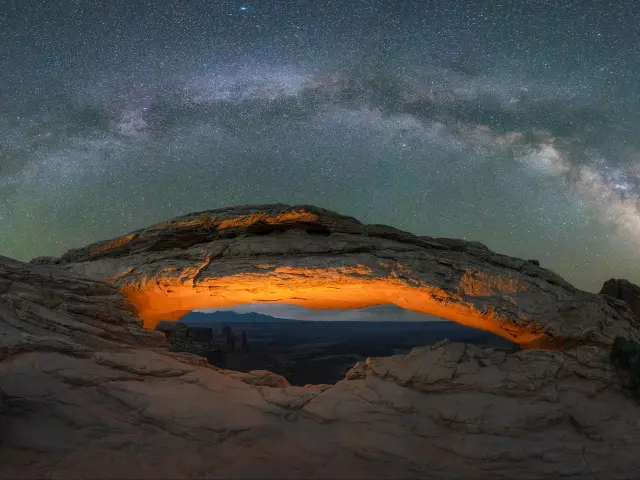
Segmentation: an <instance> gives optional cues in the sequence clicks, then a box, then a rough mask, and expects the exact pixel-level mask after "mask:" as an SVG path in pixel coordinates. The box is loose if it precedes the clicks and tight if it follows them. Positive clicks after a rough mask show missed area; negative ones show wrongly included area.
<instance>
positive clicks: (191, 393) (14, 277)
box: [0, 257, 640, 480]
mask: <svg viewBox="0 0 640 480" xmlns="http://www.w3.org/2000/svg"><path fill="white" fill-rule="evenodd" d="M103 260H106V259H103ZM66 270H74V268H70V269H68V268H66V267H64V268H63V267H60V266H57V265H52V266H49V265H29V264H24V263H21V262H17V261H13V260H9V259H5V258H2V257H0V431H1V432H2V448H0V478H119V479H125V478H126V479H128V478H265V477H267V478H363V479H364V478H433V479H443V480H445V479H455V478H473V479H478V480H485V479H486V480H493V479H496V478H527V479H530V480H537V479H549V478H571V479H576V480H577V479H584V478H607V479H628V478H636V477H637V472H638V471H640V456H638V454H637V452H638V449H639V448H640V422H638V418H639V415H640V407H639V406H638V403H637V402H636V401H635V400H634V399H633V398H631V397H630V395H629V394H628V392H627V390H626V389H625V388H623V387H622V386H621V383H623V382H622V380H624V379H623V378H622V377H621V376H620V375H622V374H623V373H619V372H617V371H616V370H615V369H614V367H613V366H612V365H611V364H610V362H609V360H608V353H609V352H608V349H605V348H600V347H598V346H580V347H577V348H569V349H566V350H565V351H549V350H528V351H521V352H518V353H513V354H505V353H504V352H495V351H492V350H491V349H480V348H477V347H473V346H469V345H464V344H458V343H449V342H441V343H439V344H437V345H434V346H430V347H420V348H414V349H413V350H412V351H411V352H410V353H409V354H407V355H396V356H392V357H389V358H371V359H368V360H367V361H366V362H362V363H359V364H357V365H356V366H354V368H353V369H352V370H351V371H350V372H349V374H348V375H347V379H345V380H344V381H341V382H338V383H337V384H336V385H333V386H328V385H321V386H307V387H292V386H288V383H287V381H286V379H284V378H282V377H280V376H279V375H275V374H273V373H271V372H265V371H255V372H249V373H239V372H233V371H228V370H221V369H217V368H214V367H211V366H208V365H206V361H205V360H204V359H203V358H202V357H197V356H195V355H190V354H186V353H173V352H170V351H168V348H167V343H166V340H165V338H164V334H162V333H161V332H156V331H151V330H145V329H143V328H142V325H141V324H142V322H141V321H140V319H138V318H136V317H135V316H134V315H133V313H132V312H133V309H132V307H131V306H130V305H128V304H127V302H126V300H125V298H124V296H123V295H121V294H120V293H119V292H118V291H117V290H116V289H115V288H113V287H110V286H108V285H107V284H106V283H104V282H100V281H95V280H88V279H86V278H81V277H79V276H78V275H77V274H74V273H73V272H72V271H66ZM544 285H547V284H544ZM478 288H480V286H478ZM563 288H564V287H563ZM567 291H573V290H569V289H568V288H567ZM574 295H576V294H575V293H574ZM585 295H586V294H585ZM595 297H596V298H598V297H597V296H595ZM578 298H580V297H578ZM587 298H591V297H587ZM602 298H603V301H605V302H606V301H607V300H606V298H604V297H602ZM573 301H575V300H573ZM592 301H593V300H592ZM594 302H595V301H594ZM612 302H613V303H612V305H613V307H608V308H612V310H611V312H613V314H612V316H611V317H610V318H609V321H610V322H615V321H620V322H628V320H626V315H628V314H629V313H628V309H626V306H625V305H624V304H622V302H618V301H616V300H612ZM595 304H596V305H599V304H598V303H595ZM602 305H607V306H608V305H609V304H608V303H603V304H602ZM603 308H604V307H603ZM617 308H619V309H620V310H619V311H617V310H614V309H617ZM604 311H606V310H604ZM614 314H615V315H614ZM616 315H617V316H616ZM623 325H624V326H623V329H625V328H629V329H631V328H632V324H630V323H623ZM611 328H614V327H611Z"/></svg>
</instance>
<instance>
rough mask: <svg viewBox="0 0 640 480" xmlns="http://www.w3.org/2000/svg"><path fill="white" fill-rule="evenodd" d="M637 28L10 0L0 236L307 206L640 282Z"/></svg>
mask: <svg viewBox="0 0 640 480" xmlns="http://www.w3.org/2000/svg"><path fill="white" fill-rule="evenodd" d="M634 4H635V5H634ZM639 30H640V5H638V2H634V1H631V0H620V1H602V2H600V1H597V0H593V1H586V0H576V1H569V0H566V1H554V2H542V1H535V0H531V1H526V2H525V1H522V2H518V1H509V2H507V1H504V2H497V1H496V2H491V1H479V0H473V1H467V0H456V1H454V0H449V1H446V2H445V1H429V0H421V1H416V0H414V1H394V0H379V1H364V0H362V1H354V0H342V1H324V0H288V1H285V0H261V1H260V0H247V1H246V2H234V1H214V0H209V1H203V0H190V1H187V0H183V1H180V0H174V1H167V0H157V1H151V0H147V1H142V0H139V1H136V0H76V1H70V0H67V1H60V0H47V1H41V0H38V1H36V0H5V1H4V2H1V5H0V226H1V228H0V254H3V255H6V256H9V257H14V258H18V259H22V260H28V259H30V258H32V257H35V256H40V255H59V254H61V253H62V252H63V251H65V250H67V249H68V248H73V247H78V246H82V245H84V244H87V243H89V242H92V241H97V240H101V239H104V238H108V237H113V236H117V235H120V234H122V233H125V232H128V231H130V230H133V229H136V228H140V227H143V226H146V225H149V224H152V223H155V222H158V221H162V220H165V219H168V218H170V217H173V216H176V215H179V214H184V213H188V212H191V211H200V210H206V209H211V208H219V207H224V206H230V205H236V204H249V203H275V202H283V203H310V204H315V205H318V206H322V207H325V208H330V209H333V210H336V211H338V212H340V213H344V214H348V215H353V216H355V217H357V218H359V219H360V220H362V221H364V222H367V223H384V224H389V225H393V226H395V227H398V228H401V229H405V230H409V231H411V232H413V233H416V234H423V235H432V236H444V237H453V238H465V239H469V240H477V241H480V242H483V243H485V244H486V245H487V246H488V247H490V248H491V249H493V250H495V251H498V252H500V253H505V254H509V255H513V256H518V257H523V258H535V259H538V260H540V262H541V264H542V266H545V267H547V268H550V269H552V270H554V271H555V272H557V273H559V274H560V275H562V276H564V277H565V278H567V279H568V280H569V281H571V282H572V283H574V284H576V285H577V286H579V287H581V288H584V289H587V290H591V291H597V290H599V288H600V286H601V285H602V282H603V281H605V280H607V279H608V278H610V277H618V278H628V279H629V280H631V281H633V282H635V283H640V86H639V78H640V47H639V45H640V34H639Z"/></svg>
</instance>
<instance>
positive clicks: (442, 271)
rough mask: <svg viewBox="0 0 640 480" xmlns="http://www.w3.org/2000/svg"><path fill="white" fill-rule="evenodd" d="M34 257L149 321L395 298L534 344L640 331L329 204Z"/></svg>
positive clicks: (543, 286)
mask: <svg viewBox="0 0 640 480" xmlns="http://www.w3.org/2000/svg"><path fill="white" fill-rule="evenodd" d="M33 262H34V263H46V264H58V265H61V266H62V268H64V269H66V270H71V271H73V272H75V273H80V274H82V275H85V276H89V277H91V278H95V279H100V280H106V281H108V282H109V283H110V284H112V285H113V286H115V287H116V288H118V289H119V290H120V291H121V292H122V293H123V294H124V295H125V296H126V297H127V298H128V300H129V301H130V302H131V303H132V304H133V305H134V307H135V308H136V310H137V313H138V315H139V316H140V318H142V320H143V324H144V326H145V327H147V328H154V327H155V325H156V324H157V323H158V322H159V321H160V320H177V319H178V318H180V317H181V316H182V315H184V314H185V313H187V312H189V311H191V310H194V309H199V308H214V307H229V306H233V305H238V304H243V303H264V302H274V303H290V304H295V305H300V306H304V307H308V308H362V307H366V306H370V305H378V304H385V303H390V304H396V305H398V306H400V307H402V308H406V309H409V310H414V311H418V312H422V313H426V314H430V315H435V316H438V317H441V318H445V319H449V320H452V321H454V322H458V323H460V324H463V325H466V326H470V327H474V328H479V329H483V330H486V331H489V332H492V333H494V334H497V335H500V336H503V337H505V338H507V339H509V340H511V341H514V342H516V343H518V344H520V345H521V346H522V347H523V348H554V349H562V348H567V347H571V346H576V345H583V344H593V345H600V346H609V345H611V343H612V342H613V339H614V338H615V336H616V335H624V336H625V337H630V338H636V339H637V338H638V325H637V319H636V318H635V317H634V315H633V314H632V313H631V311H630V310H629V308H628V307H627V306H626V304H624V303H623V302H620V301H617V300H615V299H613V298H611V297H608V296H603V295H597V294H592V293H587V292H583V291H580V290H578V289H576V288H575V287H573V286H572V285H570V284H569V283H567V282H566V281H564V280H563V279H562V278H561V277H559V276H558V275H556V274H555V273H553V272H551V271H549V270H547V269H545V268H542V267H540V266H539V265H538V263H537V262H536V261H531V260H522V259H518V258H512V257H508V256H505V255H500V254H497V253H494V252H492V251H491V250H489V249H488V248H487V247H485V246H484V245H482V244H480V243H477V242H468V241H463V240H452V239H443V238H433V237H426V236H416V235H412V234H410V233H407V232H403V231H400V230H397V229H395V228H393V227H388V226H383V225H365V224H362V223H361V222H359V221H358V220H356V219H354V218H352V217H347V216H343V215H340V214H338V213H335V212H332V211H329V210H325V209H322V208H318V207H314V206H310V205H299V206H290V205H283V204H275V205H258V206H240V207H232V208H225V209H218V210H210V211H205V212H198V213H193V214H189V215H184V216H181V217H178V218H175V219H173V220H169V221H167V222H164V223H161V224H157V225H154V226H151V227H148V228H143V229H141V230H137V231H135V232H132V233H130V234H128V235H125V236H122V237H119V238H116V239H112V240H107V241H103V242H98V243H95V244H92V245H89V246H87V247H84V248H79V249H74V250H70V251H69V252H67V253H66V254H64V255H63V256H62V257H60V258H51V257H41V258H38V259H34V260H33Z"/></svg>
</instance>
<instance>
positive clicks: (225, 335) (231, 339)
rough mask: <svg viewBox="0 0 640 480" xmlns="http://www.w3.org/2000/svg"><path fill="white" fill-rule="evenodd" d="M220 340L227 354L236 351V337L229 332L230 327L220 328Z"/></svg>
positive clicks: (231, 331)
mask: <svg viewBox="0 0 640 480" xmlns="http://www.w3.org/2000/svg"><path fill="white" fill-rule="evenodd" d="M220 337H221V338H222V345H223V346H224V348H225V350H226V351H228V352H233V351H235V349H236V336H235V334H234V333H233V330H231V327H229V326H225V327H223V328H222V335H221V336H220Z"/></svg>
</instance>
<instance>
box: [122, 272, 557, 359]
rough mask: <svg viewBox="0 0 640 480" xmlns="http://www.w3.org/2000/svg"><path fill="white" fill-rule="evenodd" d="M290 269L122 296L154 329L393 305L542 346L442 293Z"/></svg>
mask: <svg viewBox="0 0 640 480" xmlns="http://www.w3.org/2000/svg"><path fill="white" fill-rule="evenodd" d="M287 270H289V271H288V272H287V277H289V278H287V279H283V278H282V277H281V276H280V275H279V273H280V272H276V273H275V274H271V275H270V274H266V275H264V274H262V275H261V274H257V275H256V274H254V275H251V274H240V275H232V276H230V277H226V278H215V279H208V280H207V281H204V282H201V283H198V284H197V285H196V286H194V285H188V286H185V285H182V284H171V283H166V284H163V283H161V282H152V283H149V284H147V285H146V286H145V287H144V288H139V287H123V288H122V292H123V293H124V294H125V296H126V297H127V298H128V299H129V301H130V302H131V303H132V304H133V305H134V306H135V308H136V310H137V313H138V315H139V316H140V317H141V318H142V320H143V325H144V327H145V328H150V329H153V328H155V327H156V325H157V324H158V322H160V321H161V320H178V319H179V318H181V317H182V316H184V315H185V314H187V313H188V312H190V311H193V310H197V309H206V308H225V307H233V306H236V305H242V304H248V303H252V304H253V303H278V304H290V305H298V306H301V307H306V308H311V309H360V308H364V307H369V306H375V305H383V304H394V305H397V306H399V307H401V308H404V309H407V310H412V311H415V312H420V313H424V314H428V315H432V316H435V317H439V318H442V319H446V320H451V321H453V322H457V323H460V324H462V325H465V326H468V327H473V328H479V329H481V330H485V331H489V332H491V333H494V334H496V335H500V336H502V337H504V338H507V339H509V340H511V341H513V342H515V343H518V344H520V345H521V346H523V348H537V347H540V346H541V335H540V332H536V331H535V328H531V327H532V326H533V327H535V326H534V325H532V324H530V325H529V328H522V329H516V328H513V327H512V326H511V325H510V323H507V322H505V321H504V320H503V319H502V318H501V317H500V316H499V315H497V314H496V312H495V310H494V309H492V308H489V309H484V310H480V309H478V308H476V307H475V306H474V305H473V304H471V303H460V302H458V301H455V299H451V298H450V295H448V294H447V293H445V292H443V291H442V290H438V289H434V288H430V287H428V286H410V285H407V284H405V283H404V282H401V281H394V280H393V279H367V278H357V277H353V276H350V275H345V274H342V275H340V274H335V272H332V275H329V276H330V277H332V278H331V280H330V281H328V280H327V278H326V277H327V275H323V273H326V272H317V271H316V272H314V273H311V274H310V273H309V272H305V273H300V272H298V274H296V272H295V270H291V269H287ZM291 276H297V277H299V278H291ZM452 300H453V301H452ZM539 329H540V330H542V327H539ZM546 343H549V342H546Z"/></svg>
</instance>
